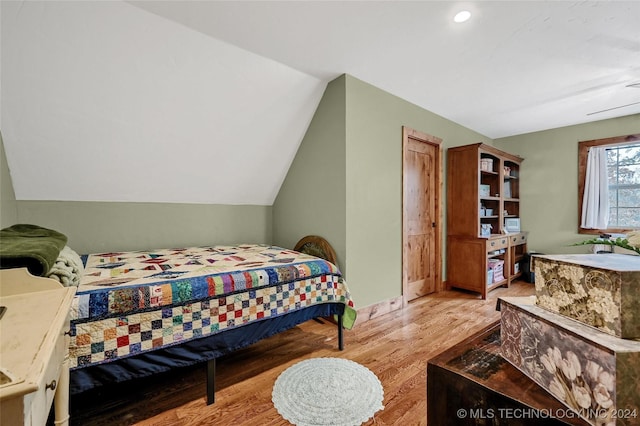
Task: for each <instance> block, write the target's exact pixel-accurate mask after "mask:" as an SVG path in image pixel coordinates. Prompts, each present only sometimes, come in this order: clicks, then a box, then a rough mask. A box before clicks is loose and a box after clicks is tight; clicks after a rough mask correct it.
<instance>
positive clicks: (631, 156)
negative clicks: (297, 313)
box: [607, 145, 640, 228]
mask: <svg viewBox="0 0 640 426" xmlns="http://www.w3.org/2000/svg"><path fill="white" fill-rule="evenodd" d="M607 171H608V175H609V176H608V177H609V225H608V227H609V228H640V145H626V146H617V147H611V148H608V149H607Z"/></svg>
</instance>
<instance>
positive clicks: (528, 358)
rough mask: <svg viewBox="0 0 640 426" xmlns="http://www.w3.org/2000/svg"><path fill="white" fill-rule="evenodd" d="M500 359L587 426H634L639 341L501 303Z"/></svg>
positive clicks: (517, 303) (527, 302)
mask: <svg viewBox="0 0 640 426" xmlns="http://www.w3.org/2000/svg"><path fill="white" fill-rule="evenodd" d="M498 303H499V307H500V310H501V327H502V328H501V333H502V341H501V349H502V356H503V357H504V358H505V359H506V360H507V361H509V362H510V363H511V364H513V365H514V366H515V367H516V368H518V369H519V370H521V371H522V372H523V373H524V374H526V375H527V376H528V377H529V378H531V379H532V380H533V381H535V382H536V383H538V384H539V385H540V386H542V387H543V388H545V389H546V390H548V391H549V392H550V393H551V394H552V395H554V396H555V397H556V398H557V399H558V400H559V401H561V402H562V403H563V404H564V405H565V406H567V407H568V408H570V409H572V410H574V412H575V413H577V414H578V415H580V417H582V418H584V419H585V420H587V421H588V422H589V423H590V424H592V425H609V424H611V425H613V424H617V425H637V424H638V423H640V380H638V378H639V377H640V341H635V340H625V339H620V338H617V337H614V336H611V335H609V334H607V333H604V332H602V331H599V330H596V329H594V328H593V327H590V326H587V325H584V324H582V323H580V322H577V321H575V320H572V319H569V318H566V317H564V316H562V315H558V314H556V313H553V312H550V311H548V310H546V309H542V308H540V307H538V306H536V305H535V304H534V298H533V297H526V298H506V297H505V298H501V299H499V301H498Z"/></svg>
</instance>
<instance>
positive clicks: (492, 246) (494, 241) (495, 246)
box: [487, 236, 509, 252]
mask: <svg viewBox="0 0 640 426" xmlns="http://www.w3.org/2000/svg"><path fill="white" fill-rule="evenodd" d="M508 245H509V239H508V238H507V237H506V236H505V237H499V238H491V239H488V240H487V252H490V251H494V250H500V249H504V248H507V246H508Z"/></svg>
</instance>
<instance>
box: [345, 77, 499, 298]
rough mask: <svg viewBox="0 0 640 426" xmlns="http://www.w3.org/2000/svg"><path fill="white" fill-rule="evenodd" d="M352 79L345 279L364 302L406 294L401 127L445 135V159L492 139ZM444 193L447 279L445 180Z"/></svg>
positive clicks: (349, 98) (349, 84)
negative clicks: (460, 147) (459, 148)
mask: <svg viewBox="0 0 640 426" xmlns="http://www.w3.org/2000/svg"><path fill="white" fill-rule="evenodd" d="M346 82H347V85H346V88H347V92H346V93H347V96H346V102H347V111H346V113H347V122H346V124H347V128H346V141H347V148H346V164H347V174H346V178H347V180H346V185H347V193H346V197H347V208H346V230H347V266H348V268H349V275H348V276H347V283H348V285H349V288H350V289H351V290H352V293H353V295H354V301H355V303H356V306H358V307H364V306H368V305H371V304H374V303H377V302H380V301H383V300H387V299H390V298H394V297H397V296H400V295H401V294H402V126H407V127H410V128H412V129H415V130H419V131H421V132H424V133H427V134H430V135H432V136H436V137H438V138H441V139H442V140H443V142H442V149H443V157H442V160H443V163H446V149H447V148H449V147H451V146H457V145H466V144H470V143H476V142H485V143H488V144H492V143H493V141H492V140H491V139H489V138H487V137H486V136H483V135H481V134H479V133H477V132H474V131H472V130H470V129H467V128H465V127H463V126H461V125H459V124H456V123H454V122H453V121H450V120H447V119H445V118H443V117H441V116H439V115H436V114H434V113H432V112H429V111H427V110H425V109H423V108H420V107H418V106H416V105H414V104H412V103H410V102H408V101H406V100H404V99H401V98H399V97H397V96H394V95H391V94H390V93H388V92H385V91H383V90H381V89H379V88H376V87H374V86H372V85H370V84H368V83H365V82H363V81H361V80H358V79H357V78H355V77H352V76H348V75H347V76H346ZM445 166H446V164H443V176H442V178H443V180H444V179H446V168H445ZM442 195H443V200H442V208H443V211H442V214H443V219H442V221H441V226H442V236H443V239H442V251H443V259H442V278H443V279H445V278H446V268H445V265H446V264H445V261H446V259H445V258H444V255H445V250H446V227H445V225H446V224H445V222H446V219H445V218H446V181H445V182H444V183H443V188H442Z"/></svg>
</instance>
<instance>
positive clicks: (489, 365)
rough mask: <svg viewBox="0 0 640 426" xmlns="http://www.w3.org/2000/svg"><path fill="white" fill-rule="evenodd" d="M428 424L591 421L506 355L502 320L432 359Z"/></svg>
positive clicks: (514, 425)
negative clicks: (577, 412)
mask: <svg viewBox="0 0 640 426" xmlns="http://www.w3.org/2000/svg"><path fill="white" fill-rule="evenodd" d="M427 424H428V425H429V426H443V425H451V426H458V425H509V426H524V425H527V426H529V425H530V426H534V425H541V424H544V425H566V424H570V425H580V426H583V425H584V426H586V425H588V423H587V422H586V421H585V420H582V419H581V418H579V417H578V415H577V414H575V413H573V412H572V411H570V410H569V409H568V408H566V407H565V406H564V405H563V404H562V403H561V402H559V401H558V400H557V399H555V398H554V397H553V396H551V394H549V393H548V392H547V391H545V390H544V389H543V388H542V387H540V386H538V385H537V384H536V383H534V382H533V381H532V380H530V379H529V378H528V377H527V376H525V375H524V374H523V373H522V372H521V371H520V370H518V369H517V368H515V367H514V366H513V365H511V364H510V363H508V362H507V361H506V360H504V358H502V356H501V355H500V322H496V323H494V324H492V325H490V326H488V327H486V328H485V329H483V330H482V331H480V332H479V333H477V334H475V335H473V336H471V337H469V338H468V339H466V340H464V341H462V342H461V343H459V344H457V345H455V346H454V347H452V348H451V349H448V350H446V351H445V352H443V353H441V354H440V355H438V356H436V357H434V358H432V359H431V360H429V362H428V364H427Z"/></svg>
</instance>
